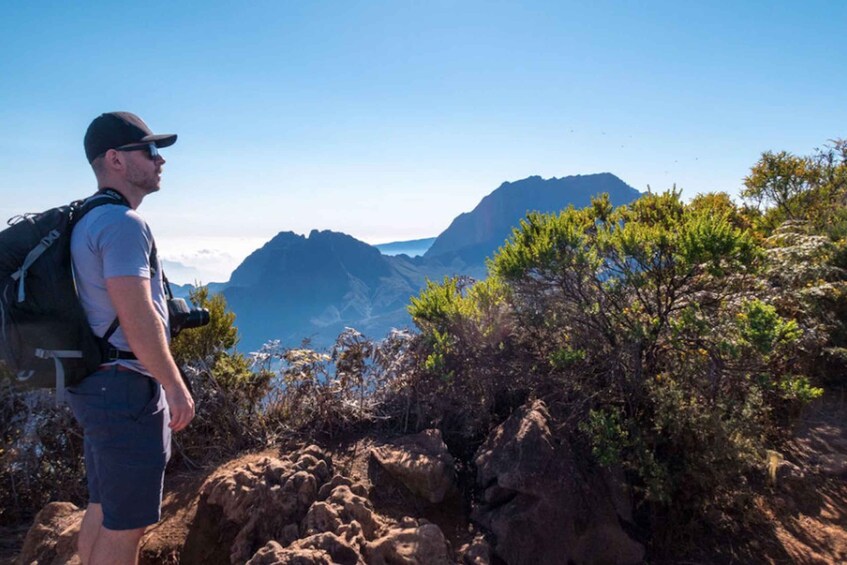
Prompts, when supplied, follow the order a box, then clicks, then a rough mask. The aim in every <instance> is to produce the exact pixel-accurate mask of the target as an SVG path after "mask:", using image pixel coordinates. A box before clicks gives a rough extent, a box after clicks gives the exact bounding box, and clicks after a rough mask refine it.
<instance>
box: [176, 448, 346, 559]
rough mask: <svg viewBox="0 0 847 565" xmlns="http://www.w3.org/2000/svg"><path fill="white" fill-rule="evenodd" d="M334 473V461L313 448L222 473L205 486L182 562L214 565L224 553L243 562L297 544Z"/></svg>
mask: <svg viewBox="0 0 847 565" xmlns="http://www.w3.org/2000/svg"><path fill="white" fill-rule="evenodd" d="M331 474H332V469H331V460H330V458H329V457H328V456H326V455H325V454H324V453H323V452H322V451H321V450H320V449H318V448H316V447H314V446H310V447H308V448H306V449H304V450H300V451H297V452H295V453H293V454H291V455H289V456H288V457H286V458H283V459H274V458H270V457H266V458H264V459H262V460H260V461H257V462H254V463H249V464H246V465H243V466H240V467H237V468H234V469H224V470H222V471H219V472H218V473H216V474H214V475H213V476H212V477H210V478H209V479H208V480H207V481H206V483H205V484H204V485H203V487H201V490H200V497H201V501H200V505H199V507H198V512H197V519H196V520H195V524H193V525H192V529H191V530H190V531H189V535H188V539H187V540H186V544H185V547H184V550H183V557H184V558H185V559H186V560H189V561H195V562H202V563H204V564H205V565H211V564H212V563H219V562H220V561H221V554H222V553H223V554H224V555H228V556H229V561H230V562H231V563H244V562H246V561H247V560H248V559H250V558H251V556H253V554H254V553H256V550H257V549H259V548H260V547H262V546H263V545H264V544H266V543H267V542H268V541H270V540H275V541H277V542H279V543H281V544H282V545H287V544H289V543H291V542H293V541H295V540H296V539H297V538H298V537H299V534H300V522H301V521H302V520H303V519H304V517H305V516H306V513H307V512H308V510H309V508H310V507H311V505H312V503H313V502H315V500H316V499H317V494H318V489H319V488H320V486H321V485H323V483H325V482H326V481H327V480H329V477H330V476H331Z"/></svg>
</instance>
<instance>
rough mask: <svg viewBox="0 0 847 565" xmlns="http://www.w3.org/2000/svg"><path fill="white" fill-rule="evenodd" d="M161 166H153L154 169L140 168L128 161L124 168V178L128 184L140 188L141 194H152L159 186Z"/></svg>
mask: <svg viewBox="0 0 847 565" xmlns="http://www.w3.org/2000/svg"><path fill="white" fill-rule="evenodd" d="M161 170H162V169H161V168H160V167H155V168H154V169H152V170H150V169H147V170H145V169H142V168H141V167H138V166H136V165H135V163H133V162H131V161H128V162H127V168H126V180H127V182H128V183H129V184H131V185H133V186H134V187H136V188H138V189H139V190H141V192H142V193H143V194H152V193H153V192H158V190H159V189H160V188H161V187H160V186H159V175H160V174H161Z"/></svg>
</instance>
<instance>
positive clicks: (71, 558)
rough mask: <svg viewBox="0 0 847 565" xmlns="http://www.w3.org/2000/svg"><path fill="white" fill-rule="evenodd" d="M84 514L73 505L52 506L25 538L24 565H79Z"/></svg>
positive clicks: (34, 524)
mask: <svg viewBox="0 0 847 565" xmlns="http://www.w3.org/2000/svg"><path fill="white" fill-rule="evenodd" d="M83 513H84V511H83V510H80V509H79V508H77V507H76V505H74V504H71V503H70V502H51V503H50V504H48V505H47V506H45V507H44V508H42V509H41V511H40V512H39V513H38V514H37V515H36V516H35V522H34V523H33V525H32V527H31V528H30V529H29V531H28V532H27V534H26V538H25V539H24V545H23V548H22V549H21V555H20V557H19V558H18V563H20V564H21V565H30V564H38V565H65V564H68V565H76V564H79V563H81V561H80V560H79V557H78V556H77V555H76V540H77V536H78V534H79V527H80V525H81V524H82V515H83Z"/></svg>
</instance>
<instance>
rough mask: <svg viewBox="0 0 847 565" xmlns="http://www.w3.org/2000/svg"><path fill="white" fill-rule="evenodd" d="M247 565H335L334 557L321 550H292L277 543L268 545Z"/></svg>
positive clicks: (273, 542)
mask: <svg viewBox="0 0 847 565" xmlns="http://www.w3.org/2000/svg"><path fill="white" fill-rule="evenodd" d="M247 565H334V563H333V561H332V556H330V554H329V553H327V552H325V551H323V550H320V549H292V548H287V547H282V546H281V545H280V544H279V543H277V542H275V541H269V542H268V543H266V544H265V545H264V546H263V547H262V548H261V549H260V550H259V551H257V552H256V554H255V555H253V557H252V558H251V559H250V561H247Z"/></svg>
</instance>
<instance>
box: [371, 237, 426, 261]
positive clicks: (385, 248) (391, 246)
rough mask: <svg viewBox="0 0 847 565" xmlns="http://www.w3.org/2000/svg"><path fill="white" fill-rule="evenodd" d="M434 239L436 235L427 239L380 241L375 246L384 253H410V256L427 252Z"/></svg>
mask: <svg viewBox="0 0 847 565" xmlns="http://www.w3.org/2000/svg"><path fill="white" fill-rule="evenodd" d="M434 241H435V238H434V237H428V238H426V239H412V240H409V241H393V242H391V243H380V244H378V245H374V247H376V248H377V249H379V250H380V252H381V253H382V254H383V255H408V256H409V257H417V256H418V255H423V254H424V253H426V252H427V250H428V249H429V248H430V247H432V244H433V242H434Z"/></svg>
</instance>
